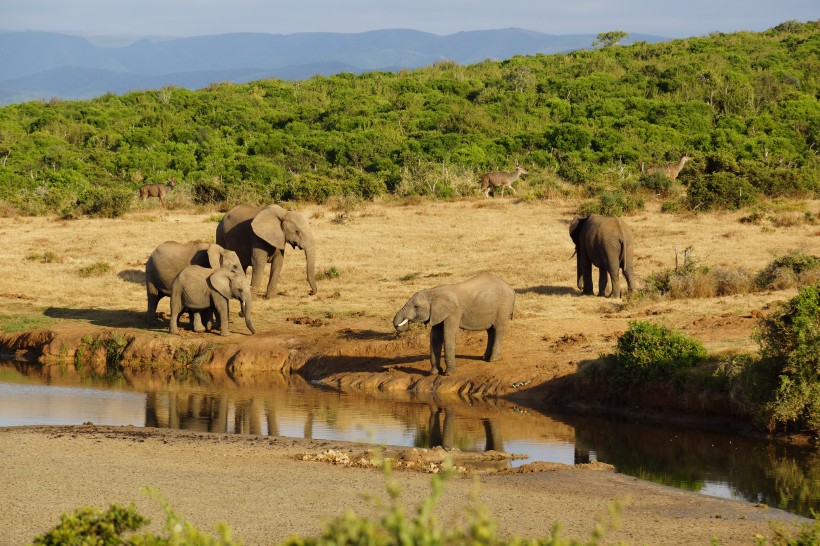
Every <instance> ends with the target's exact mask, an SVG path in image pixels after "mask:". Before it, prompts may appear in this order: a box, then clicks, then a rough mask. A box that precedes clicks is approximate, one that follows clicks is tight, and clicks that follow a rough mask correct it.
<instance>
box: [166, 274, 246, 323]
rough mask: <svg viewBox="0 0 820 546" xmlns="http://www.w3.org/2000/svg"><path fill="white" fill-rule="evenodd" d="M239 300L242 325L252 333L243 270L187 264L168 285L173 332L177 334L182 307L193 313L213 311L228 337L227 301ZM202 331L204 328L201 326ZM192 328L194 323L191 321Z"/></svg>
mask: <svg viewBox="0 0 820 546" xmlns="http://www.w3.org/2000/svg"><path fill="white" fill-rule="evenodd" d="M231 298H233V299H235V300H238V301H239V302H240V305H241V307H242V312H243V314H244V317H245V325H246V326H247V327H248V330H250V331H251V334H255V333H256V330H255V329H254V327H253V324H252V323H251V299H252V298H251V290H250V287H249V286H248V279H247V278H245V274H244V273H243V272H242V271H231V270H230V269H227V268H224V267H220V268H218V269H211V268H210V267H202V266H199V265H189V266H188V267H186V268H185V269H183V270H182V271H181V272H180V273H179V275H177V277H176V278H175V279H174V282H173V283H172V284H171V325H170V332H171V333H172V334H176V333H179V327H178V325H177V322H178V320H179V315H180V313H182V311H183V310H186V309H187V310H188V311H191V312H192V313H197V312H205V313H207V314H209V315H210V313H211V311H216V316H217V319H218V320H219V328H220V334H221V335H223V336H227V335H228V333H229V330H228V320H229V319H228V316H229V307H230V306H229V302H230V301H231ZM203 330H204V328H203ZM194 331H197V325H196V324H194Z"/></svg>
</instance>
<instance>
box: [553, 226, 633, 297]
mask: <svg viewBox="0 0 820 546" xmlns="http://www.w3.org/2000/svg"><path fill="white" fill-rule="evenodd" d="M569 236H570V237H571V238H572V241H573V242H574V243H575V253H574V254H573V255H574V256H576V265H577V268H576V273H577V277H576V278H577V286H578V288H579V289H581V290H582V291H583V294H584V295H587V296H591V295H592V266H593V265H594V266H595V267H597V268H598V295H599V296H601V297H605V296H606V285H607V281H608V279H609V278H611V279H612V293H611V297H613V298H620V297H621V285H620V276H619V275H620V270H623V272H624V277H626V282H627V286H628V288H629V291H630V292H632V290H633V288H634V283H633V265H632V261H633V240H632V232H631V231H630V229H629V227H628V226H627V225H626V224H625V223H624V221H623V220H621V219H620V218H618V217H615V216H601V215H600V214H590V215H589V216H584V217H580V216H576V217H575V218H573V219H572V222H571V223H570V225H569Z"/></svg>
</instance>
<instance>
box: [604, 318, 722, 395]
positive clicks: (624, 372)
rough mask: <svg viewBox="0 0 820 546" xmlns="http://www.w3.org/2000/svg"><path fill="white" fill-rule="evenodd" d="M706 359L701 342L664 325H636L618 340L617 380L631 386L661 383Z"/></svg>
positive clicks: (616, 353)
mask: <svg viewBox="0 0 820 546" xmlns="http://www.w3.org/2000/svg"><path fill="white" fill-rule="evenodd" d="M706 356H707V355H706V349H705V348H704V347H703V345H702V344H701V343H700V342H699V341H697V340H694V339H691V338H688V337H686V336H685V335H683V334H681V333H680V332H675V331H673V330H670V329H669V328H667V327H665V326H662V325H660V324H654V323H651V322H643V321H633V322H630V323H629V328H628V329H627V331H626V332H625V333H624V334H623V335H622V336H621V337H619V338H618V344H617V349H616V351H615V354H614V355H613V361H614V364H615V377H616V378H617V379H618V380H620V381H624V382H627V383H637V382H639V381H643V380H651V379H661V378H665V377H668V376H669V375H671V374H673V373H674V372H675V371H676V370H679V369H683V368H691V367H692V366H695V365H696V364H698V363H699V362H701V361H702V360H704V359H705V358H706Z"/></svg>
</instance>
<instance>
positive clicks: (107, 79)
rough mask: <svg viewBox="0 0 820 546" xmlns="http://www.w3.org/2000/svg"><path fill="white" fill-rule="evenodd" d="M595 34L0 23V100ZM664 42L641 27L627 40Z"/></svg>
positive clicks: (488, 51) (484, 53) (456, 53)
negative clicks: (183, 32) (130, 34)
mask: <svg viewBox="0 0 820 546" xmlns="http://www.w3.org/2000/svg"><path fill="white" fill-rule="evenodd" d="M595 38H596V36H595V35H593V34H569V35H553V34H543V33H540V32H533V31H528V30H522V29H502V30H481V31H470V32H459V33H456V34H450V35H447V36H439V35H436V34H429V33H426V32H420V31H415V30H404V29H396V30H375V31H371V32H362V33H358V34H341V33H297V34H287V35H285V34H259V33H237V34H218V35H212V36H199V37H194V38H175V39H167V40H156V41H154V40H149V39H142V40H139V41H136V42H134V43H132V44H130V45H128V46H124V47H102V46H99V45H95V44H94V43H93V42H92V41H90V40H89V39H86V38H83V37H79V36H73V35H68V34H57V33H51V32H33V31H27V32H2V31H0V78H2V79H0V104H11V103H16V102H25V101H28V100H38V99H45V100H48V99H51V98H55V97H56V98H61V99H88V98H93V97H97V96H100V95H103V94H105V93H115V94H121V93H126V92H128V91H134V90H144V89H159V88H161V87H164V86H167V85H171V86H176V87H184V88H188V89H199V88H202V87H205V86H207V85H208V84H210V83H213V82H222V81H232V82H235V83H245V82H249V81H254V80H260V79H265V78H281V79H287V80H300V79H307V78H310V77H312V76H314V75H317V74H321V75H324V76H329V75H332V74H337V73H340V72H352V73H356V74H359V73H362V72H370V71H377V70H378V71H391V72H392V71H397V70H400V69H402V68H407V69H413V68H419V67H422V66H427V65H430V64H433V63H435V62H437V61H441V60H451V61H455V62H456V63H458V64H462V65H466V64H473V63H477V62H481V61H484V60H486V59H494V60H502V59H508V58H510V57H513V56H515V55H533V54H535V53H546V54H549V53H559V52H565V51H574V50H578V49H585V48H590V47H591V46H592V42H593V41H594V40H595ZM665 40H667V38H662V37H660V36H651V35H645V34H634V35H630V36H629V38H628V39H627V40H625V41H624V42H623V43H624V44H628V43H632V42H635V41H645V42H661V41H665Z"/></svg>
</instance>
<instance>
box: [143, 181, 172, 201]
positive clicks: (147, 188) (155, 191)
mask: <svg viewBox="0 0 820 546" xmlns="http://www.w3.org/2000/svg"><path fill="white" fill-rule="evenodd" d="M176 185H177V181H176V180H174V179H173V178H169V179H168V183H167V184H145V185H144V186H142V187H141V188H140V199H142V200H143V201H145V200H146V199H148V198H149V197H156V198H158V199H159V202H160V204H161V205H165V196H166V195H168V192H169V191H170V190H171V188H173V187H174V186H176Z"/></svg>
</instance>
